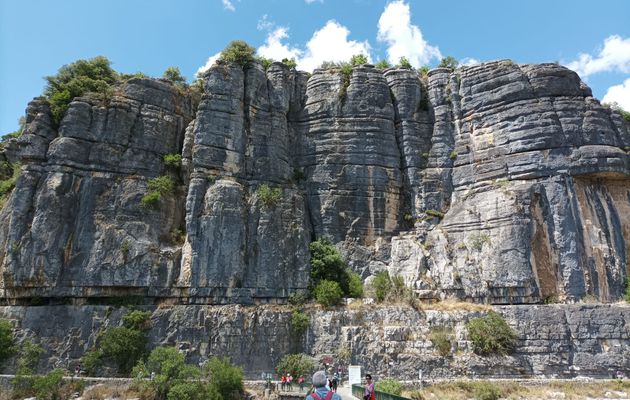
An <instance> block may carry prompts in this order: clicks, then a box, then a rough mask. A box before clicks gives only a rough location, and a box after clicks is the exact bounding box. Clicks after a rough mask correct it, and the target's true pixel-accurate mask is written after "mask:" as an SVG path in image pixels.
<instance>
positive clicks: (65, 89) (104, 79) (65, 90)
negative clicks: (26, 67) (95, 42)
mask: <svg viewBox="0 0 630 400" xmlns="http://www.w3.org/2000/svg"><path fill="white" fill-rule="evenodd" d="M44 79H46V82H47V84H46V88H45V89H44V95H45V96H46V97H47V98H48V101H49V102H50V109H51V111H52V114H53V120H54V121H55V123H56V124H59V122H60V121H61V118H62V117H63V115H64V114H65V112H66V110H67V109H68V107H69V105H70V102H71V101H72V99H74V98H75V97H77V96H82V95H84V94H85V93H88V92H96V93H101V94H105V93H107V92H108V91H109V88H110V85H111V84H112V83H114V82H116V80H117V79H118V74H117V73H116V71H114V70H113V69H112V68H111V62H110V61H109V60H108V59H107V58H105V57H102V56H98V57H94V58H92V59H90V60H78V61H75V62H73V63H72V64H68V65H64V66H63V67H61V68H59V71H58V72H57V74H56V75H52V76H47V77H45V78H44Z"/></svg>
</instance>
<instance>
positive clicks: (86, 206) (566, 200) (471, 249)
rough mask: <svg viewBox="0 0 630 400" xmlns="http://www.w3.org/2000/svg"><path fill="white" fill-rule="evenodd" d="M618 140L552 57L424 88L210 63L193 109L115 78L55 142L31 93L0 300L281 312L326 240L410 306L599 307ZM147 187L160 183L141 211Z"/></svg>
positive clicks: (629, 138)
mask: <svg viewBox="0 0 630 400" xmlns="http://www.w3.org/2000/svg"><path fill="white" fill-rule="evenodd" d="M628 149H630V125H629V124H628V122H627V121H626V120H624V119H623V118H621V116H620V115H619V114H618V113H616V112H614V111H611V110H610V109H607V108H604V107H602V106H601V105H600V103H599V102H598V101H597V100H596V99H594V98H593V97H592V94H591V91H590V89H589V88H588V87H586V86H585V85H584V84H583V83H582V82H581V81H580V80H579V78H578V76H577V75H576V74H575V73H574V72H572V71H570V70H567V69H566V68H564V67H561V66H558V65H556V64H540V65H516V64H514V63H512V62H510V61H497V62H490V63H485V64H481V65H478V66H473V67H464V68H460V69H457V70H454V71H453V70H449V69H444V68H439V69H435V70H433V71H431V72H430V73H429V74H428V76H427V77H421V76H419V75H418V74H417V73H416V72H415V71H413V70H405V69H389V70H386V71H378V70H376V69H375V68H373V67H371V66H369V65H364V66H360V67H355V68H354V69H353V70H352V71H351V73H350V74H348V75H346V74H345V73H344V72H343V71H340V70H334V69H333V70H316V71H315V72H314V73H313V75H312V76H309V75H308V74H305V73H300V72H296V71H292V70H289V69H287V67H286V66H284V65H283V64H280V63H274V64H272V65H271V66H270V67H269V68H268V69H267V70H266V71H265V70H264V69H263V67H262V65H260V64H258V63H253V64H252V65H250V66H249V67H248V68H245V69H243V68H241V67H240V66H237V65H231V64H218V65H215V66H214V67H212V68H211V69H210V70H209V71H208V72H207V73H206V74H205V75H204V95H203V97H202V99H201V102H200V104H199V105H198V107H197V106H196V104H195V102H194V101H193V100H192V98H191V96H190V95H189V94H187V92H186V91H185V90H182V89H181V88H178V87H177V86H175V85H172V84H170V83H168V82H165V81H160V80H153V79H132V80H129V81H127V82H125V83H122V84H120V85H119V86H118V87H117V88H116V90H115V93H114V95H113V96H111V98H109V99H95V98H91V97H84V98H77V99H75V100H74V101H73V102H72V103H71V105H70V108H69V110H68V112H67V114H66V115H65V117H64V118H63V120H62V122H61V125H60V127H59V128H58V129H57V128H55V127H54V126H53V124H52V122H51V115H50V111H49V110H48V106H47V104H46V102H45V100H42V99H37V100H35V101H33V102H32V103H31V104H30V105H29V108H28V110H27V126H26V130H25V134H24V135H23V136H22V137H21V138H19V139H18V140H14V141H11V142H10V143H9V144H7V145H6V146H5V147H4V149H2V150H1V151H0V161H6V162H9V163H11V164H16V163H17V162H21V164H22V169H23V172H22V175H21V177H20V178H19V180H18V182H17V186H16V189H15V190H14V191H13V193H12V195H11V197H10V198H9V200H8V201H7V202H6V205H5V206H4V208H3V209H2V211H1V212H0V243H1V244H2V246H1V247H0V291H1V292H0V293H2V297H3V298H4V299H6V300H7V301H9V302H12V303H16V302H20V301H27V300H28V299H32V298H45V299H49V300H51V301H68V299H83V300H85V299H95V298H101V299H102V301H105V302H106V301H107V298H109V297H117V296H129V295H132V296H142V297H144V299H145V301H147V302H152V301H162V300H165V299H171V300H172V301H176V302H183V303H204V304H206V303H211V304H215V303H241V304H250V303H260V302H284V301H286V298H287V296H289V295H290V294H291V293H294V292H299V291H304V290H306V289H307V287H308V285H309V271H310V267H309V252H308V244H309V243H310V242H311V241H312V240H314V239H315V238H318V237H321V236H328V237H329V238H331V239H332V240H333V242H334V243H335V244H336V245H337V246H338V247H339V248H340V249H341V250H342V251H343V252H344V254H345V255H346V257H347V258H348V261H349V264H350V266H351V268H352V269H354V270H355V271H357V272H359V273H360V274H361V276H362V277H363V278H365V279H366V280H367V281H369V280H370V277H371V276H373V275H374V274H375V273H377V272H379V271H385V270H386V271H389V273H390V275H401V276H403V277H404V279H405V282H406V283H407V285H408V286H409V287H411V288H412V289H413V290H414V292H415V294H416V295H417V296H419V297H423V298H444V297H459V298H462V299H467V300H472V301H478V302H491V303H537V302H541V301H544V300H547V301H568V302H573V301H577V300H579V299H582V298H585V297H594V298H597V299H600V300H602V301H605V302H608V301H614V300H617V299H619V298H620V297H621V296H622V293H623V291H624V281H625V279H626V277H627V276H628V272H629V269H630V262H629V259H628V254H629V253H630V221H629V220H628V218H629V217H628V216H629V215H630V212H629V211H630V161H629V156H628V152H627V151H628ZM167 154H180V155H181V156H182V158H183V162H182V167H181V169H179V170H178V171H174V170H173V169H172V168H171V169H169V168H167V166H166V165H165V163H164V160H163V157H164V155H167ZM2 174H3V175H6V174H5V173H4V172H2ZM161 175H169V176H171V177H172V178H174V179H175V181H176V182H177V185H176V189H175V190H174V191H173V192H172V193H168V194H164V195H163V196H161V199H160V205H159V208H157V209H150V208H146V207H145V208H143V207H142V206H141V199H142V197H143V196H144V195H146V194H147V193H148V192H149V188H148V184H149V180H150V179H152V178H155V177H158V176H161ZM20 299H22V300H20ZM83 300H81V301H83ZM72 301H78V300H72ZM90 301H92V300H90Z"/></svg>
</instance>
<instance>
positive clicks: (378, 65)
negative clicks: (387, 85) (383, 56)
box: [374, 60, 391, 70]
mask: <svg viewBox="0 0 630 400" xmlns="http://www.w3.org/2000/svg"><path fill="white" fill-rule="evenodd" d="M374 67H375V68H376V69H380V70H384V69H387V68H390V67H391V65H390V64H389V63H388V62H387V60H380V61H379V62H377V63H376V65H374Z"/></svg>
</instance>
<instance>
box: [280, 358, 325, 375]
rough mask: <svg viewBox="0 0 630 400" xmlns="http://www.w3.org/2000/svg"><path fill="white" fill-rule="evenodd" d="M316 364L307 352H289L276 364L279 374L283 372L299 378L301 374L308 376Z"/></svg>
mask: <svg viewBox="0 0 630 400" xmlns="http://www.w3.org/2000/svg"><path fill="white" fill-rule="evenodd" d="M314 369H315V365H314V364H313V360H312V359H311V358H310V357H309V356H307V355H306V354H303V353H300V354H287V355H286V356H284V357H282V359H281V360H280V362H279V363H278V365H276V373H277V374H278V376H280V375H283V374H291V376H293V377H295V378H297V377H299V376H300V375H302V376H304V377H307V376H308V375H309V374H310V373H311V372H313V370H314Z"/></svg>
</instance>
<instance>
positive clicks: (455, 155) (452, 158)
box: [448, 150, 457, 161]
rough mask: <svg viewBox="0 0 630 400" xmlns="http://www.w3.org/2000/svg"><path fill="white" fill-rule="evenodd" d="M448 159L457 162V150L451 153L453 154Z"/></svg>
mask: <svg viewBox="0 0 630 400" xmlns="http://www.w3.org/2000/svg"><path fill="white" fill-rule="evenodd" d="M448 158H450V159H451V160H453V161H455V160H456V159H457V152H456V151H455V150H453V151H451V153H450V154H449V155H448Z"/></svg>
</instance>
